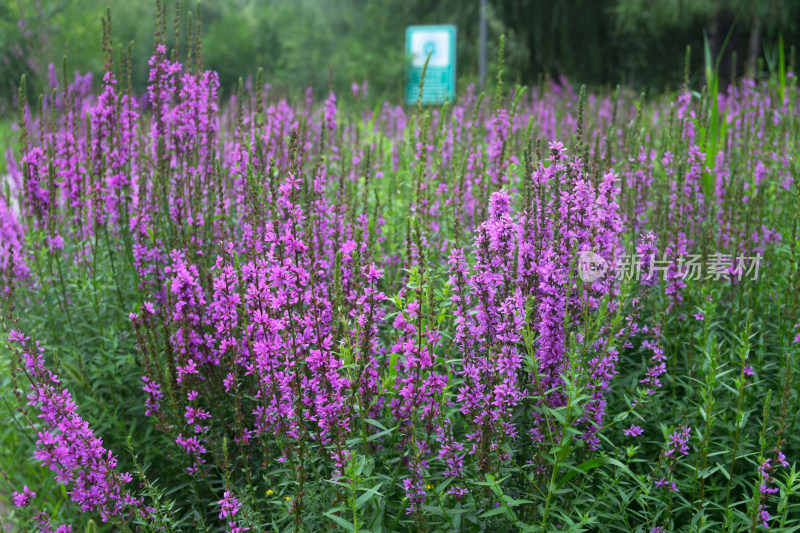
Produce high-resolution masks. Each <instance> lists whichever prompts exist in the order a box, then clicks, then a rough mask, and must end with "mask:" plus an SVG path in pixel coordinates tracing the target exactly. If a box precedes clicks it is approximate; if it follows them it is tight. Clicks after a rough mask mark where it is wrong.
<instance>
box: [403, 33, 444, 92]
mask: <svg viewBox="0 0 800 533" xmlns="http://www.w3.org/2000/svg"><path fill="white" fill-rule="evenodd" d="M406 54H407V55H408V56H410V57H411V63H410V65H409V67H408V76H407V82H406V103H408V104H415V103H417V98H419V80H420V77H421V76H422V68H423V66H424V65H425V59H427V57H428V54H430V56H431V58H430V60H429V61H428V69H427V70H426V71H425V81H424V84H423V87H422V103H424V104H442V103H444V102H445V101H448V100H449V101H453V100H454V99H455V96H456V27H455V26H452V25H446V26H409V27H408V28H407V29H406Z"/></svg>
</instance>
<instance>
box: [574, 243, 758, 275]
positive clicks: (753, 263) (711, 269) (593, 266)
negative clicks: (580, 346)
mask: <svg viewBox="0 0 800 533" xmlns="http://www.w3.org/2000/svg"><path fill="white" fill-rule="evenodd" d="M762 259H763V256H762V255H761V254H756V255H753V256H736V257H734V256H732V255H729V254H720V253H716V254H712V255H709V256H708V257H707V258H706V260H705V261H703V260H702V256H701V255H699V254H682V255H679V256H677V257H667V256H666V255H665V256H663V258H662V259H656V258H655V257H653V256H649V257H642V256H641V255H639V254H623V255H620V256H619V257H618V258H617V264H616V268H615V270H614V273H615V275H616V278H617V279H618V280H629V279H635V280H637V281H649V280H651V279H652V278H653V277H654V276H655V277H656V279H658V278H660V279H662V280H667V279H682V280H709V279H710V280H715V281H718V280H730V279H734V280H741V279H744V278H748V279H751V280H757V279H758V276H759V271H760V268H761V261H762ZM609 268H610V267H609V264H608V261H606V260H605V259H603V257H601V256H600V255H598V254H596V253H594V252H590V251H585V252H581V253H580V254H579V255H578V275H579V276H580V278H581V280H583V281H584V283H592V282H593V281H596V280H598V279H600V278H602V277H603V276H604V275H605V274H606V272H608V271H609Z"/></svg>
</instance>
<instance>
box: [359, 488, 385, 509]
mask: <svg viewBox="0 0 800 533" xmlns="http://www.w3.org/2000/svg"><path fill="white" fill-rule="evenodd" d="M381 485H383V482H380V483H378V484H377V485H375V486H374V487H372V488H371V489H369V490H368V491H366V492H365V493H364V494H362V495H361V496H359V497H358V498H357V499H356V509H360V508H361V506H362V505H364V504H365V503H367V501H369V500H371V499H372V497H373V496H375V495H376V494H378V490H380V488H381Z"/></svg>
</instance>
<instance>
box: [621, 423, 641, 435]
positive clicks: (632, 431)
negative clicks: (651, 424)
mask: <svg viewBox="0 0 800 533" xmlns="http://www.w3.org/2000/svg"><path fill="white" fill-rule="evenodd" d="M623 433H625V435H627V436H628V437H638V436H639V435H641V434H642V433H644V430H643V429H642V428H640V427H639V426H637V425H635V424H631V427H629V428H628V429H626V430H624V431H623Z"/></svg>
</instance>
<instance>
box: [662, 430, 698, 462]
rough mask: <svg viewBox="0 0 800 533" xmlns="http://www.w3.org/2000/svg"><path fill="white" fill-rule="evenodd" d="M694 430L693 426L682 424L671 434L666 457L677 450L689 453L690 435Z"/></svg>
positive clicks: (685, 453)
mask: <svg viewBox="0 0 800 533" xmlns="http://www.w3.org/2000/svg"><path fill="white" fill-rule="evenodd" d="M691 432H692V428H690V427H689V426H681V427H680V428H678V429H677V430H675V431H674V432H673V433H672V434H671V435H670V436H669V441H668V442H667V451H666V452H664V455H665V456H666V457H671V456H672V455H673V454H674V453H675V452H680V453H681V455H689V446H688V444H687V443H688V442H689V435H690V434H691Z"/></svg>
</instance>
